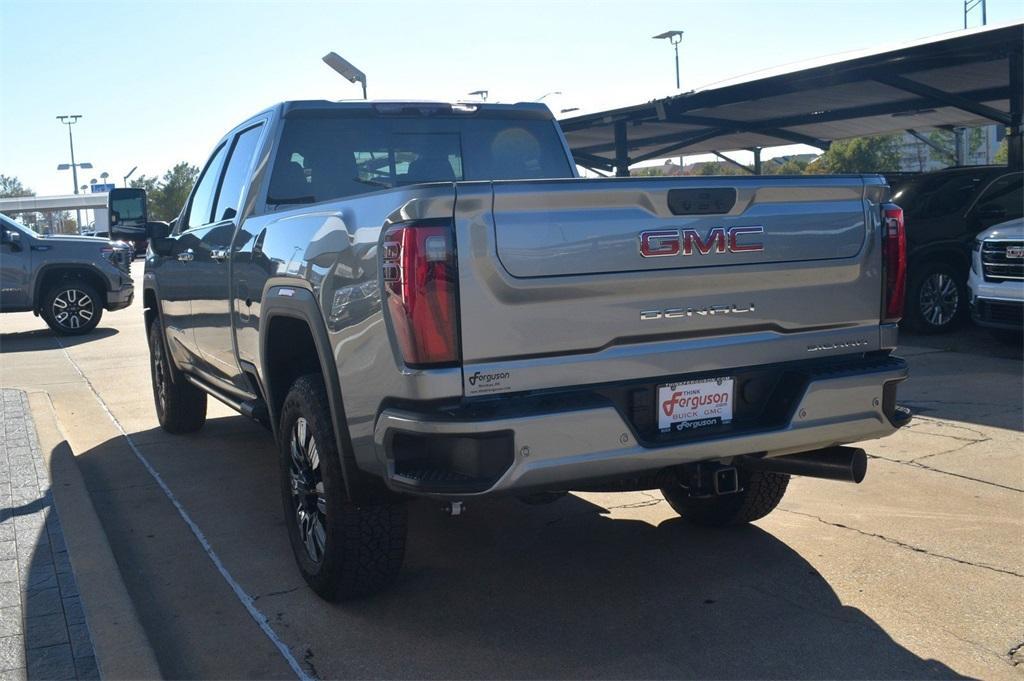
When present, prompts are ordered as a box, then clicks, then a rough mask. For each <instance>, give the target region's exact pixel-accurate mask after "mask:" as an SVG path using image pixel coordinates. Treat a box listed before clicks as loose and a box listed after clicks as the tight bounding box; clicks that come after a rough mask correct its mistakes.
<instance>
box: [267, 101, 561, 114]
mask: <svg viewBox="0 0 1024 681" xmlns="http://www.w3.org/2000/svg"><path fill="white" fill-rule="evenodd" d="M278 106H280V107H281V111H282V113H283V114H284V115H286V116H287V115H288V114H289V113H291V112H293V111H373V112H376V113H380V114H397V113H426V112H428V111H431V110H435V111H436V110H438V109H447V110H450V111H455V112H464V113H476V112H484V111H487V112H495V113H497V112H503V113H506V112H507V113H511V112H516V113H532V114H535V115H539V116H543V117H545V118H548V117H551V118H553V117H554V116H553V115H552V113H551V110H550V109H549V108H548V107H547V105H546V104H544V103H542V102H516V103H514V104H497V103H491V102H442V101H431V100H403V99H397V100H388V99H369V100H363V99H357V100H345V101H337V102H332V101H328V100H326V99H307V100H292V101H287V102H282V103H281V104H279V105H278Z"/></svg>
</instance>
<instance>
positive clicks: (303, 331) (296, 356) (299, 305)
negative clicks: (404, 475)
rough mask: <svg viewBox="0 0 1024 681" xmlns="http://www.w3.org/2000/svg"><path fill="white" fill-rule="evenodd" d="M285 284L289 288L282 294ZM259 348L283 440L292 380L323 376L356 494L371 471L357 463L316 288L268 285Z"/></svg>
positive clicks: (275, 427)
mask: <svg viewBox="0 0 1024 681" xmlns="http://www.w3.org/2000/svg"><path fill="white" fill-rule="evenodd" d="M282 289H284V290H288V291H290V293H288V294H282V293H281V291H282ZM259 353H260V364H259V367H258V369H259V373H258V376H257V379H258V380H259V382H260V383H261V384H262V389H263V392H264V395H265V396H266V400H267V410H268V412H269V414H270V422H271V430H272V431H273V433H274V437H275V439H277V440H278V441H280V437H281V433H280V432H278V431H279V421H280V417H281V406H282V405H283V404H284V400H285V397H286V396H287V394H288V388H289V386H290V385H291V383H292V382H293V381H294V380H295V379H296V378H298V377H299V376H301V375H303V374H306V373H310V372H312V371H316V372H319V373H320V375H321V376H322V377H323V380H324V385H325V386H326V388H327V398H328V400H329V402H330V404H329V405H328V408H329V409H330V412H331V425H332V427H333V429H334V437H335V441H336V442H337V443H338V450H339V452H340V454H341V468H342V473H343V474H344V476H345V488H346V492H347V493H348V494H349V498H350V499H356V498H357V495H359V494H361V492H363V490H364V488H366V487H367V486H366V485H360V484H357V480H359V479H361V478H365V477H366V476H365V474H362V473H361V472H360V471H359V469H358V467H357V466H356V462H355V454H354V450H353V446H352V439H351V436H350V434H349V430H348V423H347V421H346V418H345V406H344V401H343V399H342V392H341V385H340V382H339V380H338V371H337V366H336V364H335V361H334V356H333V353H332V352H331V343H330V339H329V338H328V336H327V329H326V326H325V325H324V322H323V317H322V315H321V313H320V307H319V305H317V303H316V299H315V298H314V297H313V294H312V292H311V291H309V290H307V289H304V288H299V287H292V286H273V287H271V288H269V289H267V292H266V294H265V296H264V299H263V304H262V306H261V320H260V342H259Z"/></svg>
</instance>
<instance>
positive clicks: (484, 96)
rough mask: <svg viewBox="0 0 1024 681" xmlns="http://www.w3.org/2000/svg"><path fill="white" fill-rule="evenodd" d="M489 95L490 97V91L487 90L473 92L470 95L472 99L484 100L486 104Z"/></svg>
mask: <svg viewBox="0 0 1024 681" xmlns="http://www.w3.org/2000/svg"><path fill="white" fill-rule="evenodd" d="M487 95H488V91H487V90H473V91H472V92H470V93H469V96H470V97H479V98H480V99H482V100H484V101H485V102H486V101H487Z"/></svg>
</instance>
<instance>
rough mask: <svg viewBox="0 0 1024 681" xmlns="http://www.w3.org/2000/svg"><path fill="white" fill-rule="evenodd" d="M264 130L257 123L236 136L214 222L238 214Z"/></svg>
mask: <svg viewBox="0 0 1024 681" xmlns="http://www.w3.org/2000/svg"><path fill="white" fill-rule="evenodd" d="M262 130H263V125H262V124H260V125H256V126H254V127H251V128H249V129H248V130H243V131H242V132H240V133H238V135H237V136H236V137H235V144H234V146H233V147H232V149H231V158H230V159H229V160H228V164H227V168H226V169H225V171H224V181H223V182H222V183H221V185H220V192H219V193H218V194H217V209H216V210H215V211H214V212H213V220H214V222H220V221H221V220H230V219H232V218H233V217H235V216H236V215H238V210H239V202H240V201H241V199H242V189H243V188H244V184H245V181H246V179H248V177H249V167H250V166H251V165H252V159H253V156H255V155H256V146H257V144H258V143H259V141H260V132H261V131H262Z"/></svg>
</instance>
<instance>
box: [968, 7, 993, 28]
mask: <svg viewBox="0 0 1024 681" xmlns="http://www.w3.org/2000/svg"><path fill="white" fill-rule="evenodd" d="M978 5H981V25H982V26H985V25H986V24H988V12H986V11H985V0H964V28H967V13H968V12H970V11H971V10H972V9H974V8H975V7H977V6H978Z"/></svg>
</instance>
